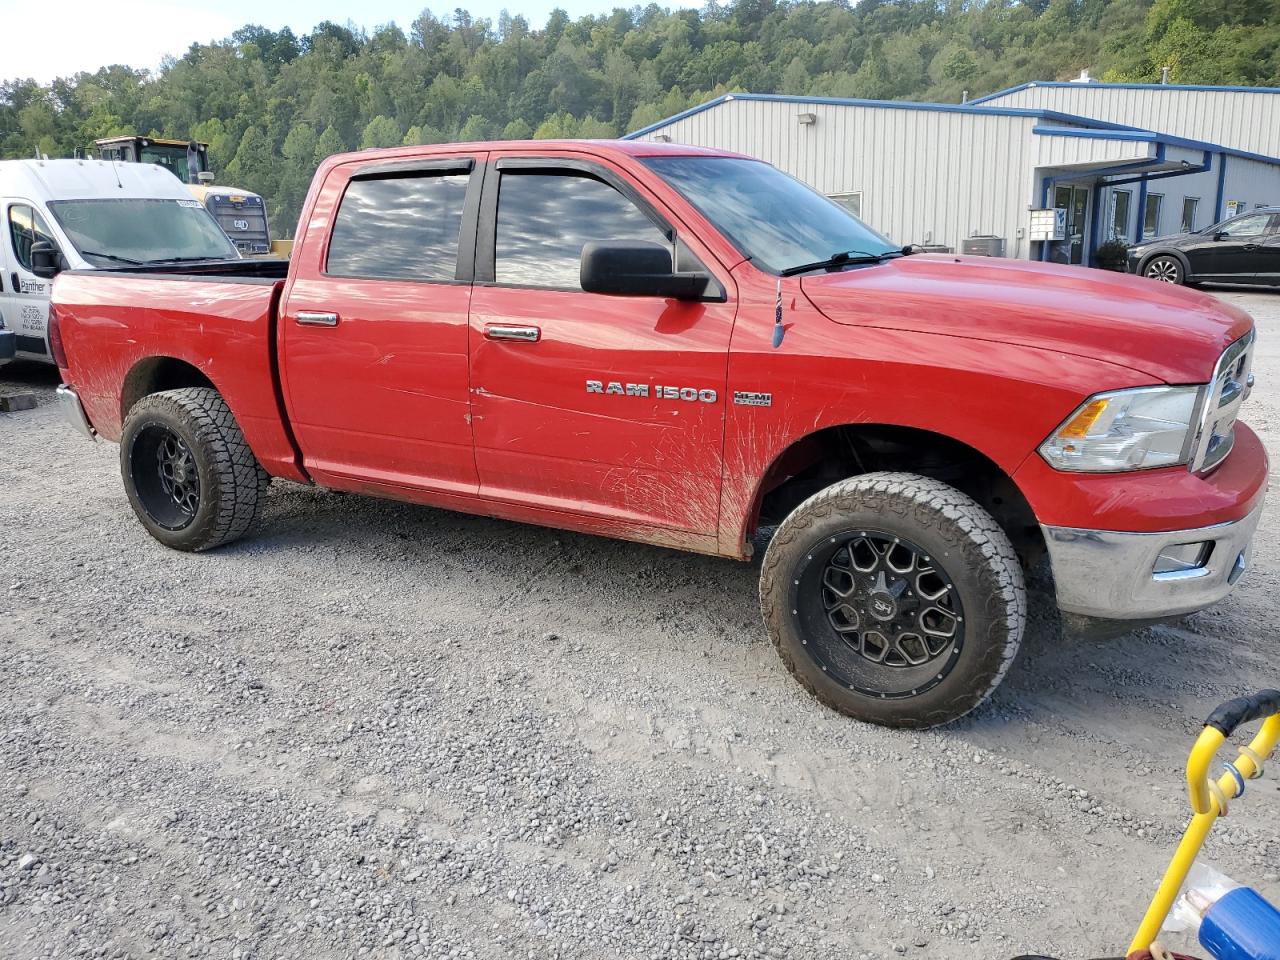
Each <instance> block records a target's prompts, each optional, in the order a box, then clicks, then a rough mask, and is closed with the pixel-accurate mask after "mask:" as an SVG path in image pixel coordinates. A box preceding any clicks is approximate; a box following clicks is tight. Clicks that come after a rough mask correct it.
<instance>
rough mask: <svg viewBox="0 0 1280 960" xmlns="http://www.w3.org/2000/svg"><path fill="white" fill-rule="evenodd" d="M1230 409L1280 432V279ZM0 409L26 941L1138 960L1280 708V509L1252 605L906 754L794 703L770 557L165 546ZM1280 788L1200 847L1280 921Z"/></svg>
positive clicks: (1096, 653)
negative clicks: (1141, 924) (1200, 799)
mask: <svg viewBox="0 0 1280 960" xmlns="http://www.w3.org/2000/svg"><path fill="white" fill-rule="evenodd" d="M1221 295H1222V296H1224V297H1226V298H1227V299H1230V300H1232V301H1234V302H1237V303H1240V304H1242V305H1243V306H1244V307H1245V308H1246V309H1248V310H1250V311H1251V312H1252V313H1253V314H1254V316H1255V317H1257V319H1258V321H1259V324H1260V326H1261V328H1262V332H1263V339H1262V345H1261V353H1260V356H1259V358H1258V361H1257V364H1256V368H1255V369H1256V372H1257V374H1258V389H1257V391H1256V392H1255V395H1254V399H1252V400H1251V401H1250V403H1249V404H1248V406H1247V407H1246V414H1245V418H1246V419H1247V420H1248V421H1249V422H1250V423H1251V424H1252V425H1253V426H1254V427H1255V428H1256V429H1258V430H1259V431H1260V432H1261V434H1262V436H1263V437H1264V439H1265V440H1266V442H1267V444H1268V446H1269V447H1270V448H1271V449H1273V450H1275V449H1277V443H1278V442H1280V432H1278V431H1280V422H1278V420H1277V418H1278V415H1280V389H1278V388H1277V387H1276V383H1277V381H1280V294H1266V293H1240V292H1222V293H1221ZM54 382H55V381H54V379H53V378H52V377H51V376H50V375H49V374H48V373H47V372H46V371H45V370H44V369H42V368H37V367H31V366H17V365H11V366H9V367H7V368H3V369H2V370H0V390H15V389H33V390H35V391H37V392H38V393H39V394H40V398H41V406H40V407H39V408H38V409H36V410H33V411H28V412H23V413H14V414H4V413H0V485H2V486H0V489H3V490H4V492H5V497H4V499H3V501H2V502H0V663H2V664H3V666H2V667H0V677H3V681H4V691H3V693H4V695H3V698H2V699H0V955H2V956H3V957H5V958H37V957H41V958H43V957H55V956H56V957H67V956H90V957H148V956H164V957H220V958H240V960H245V958H259V960H275V958H299V960H301V958H308V960H311V958H327V957H350V956H360V957H379V958H405V957H419V956H426V957H485V958H488V957H494V958H499V957H503V958H505V957H529V958H533V957H538V958H542V957H583V958H597V957H626V958H659V957H662V958H666V957H673V958H675V957H679V958H723V957H759V956H768V957H791V958H818V957H822V958H832V957H839V958H864V957H865V958H871V957H885V958H892V957H896V956H899V955H906V956H918V957H925V956H928V957H931V958H939V957H940V958H951V957H955V958H977V957H987V958H996V960H998V958H1001V957H1009V956H1012V955H1014V954H1016V953H1019V952H1022V951H1025V950H1035V951H1037V952H1039V951H1044V952H1051V953H1056V954H1059V955H1062V956H1067V957H1083V956H1094V955H1097V954H1102V953H1118V952H1119V951H1121V950H1122V949H1123V948H1124V946H1125V944H1126V943H1127V942H1128V938H1129V936H1130V935H1131V933H1132V928H1133V926H1134V925H1135V924H1136V922H1137V920H1138V918H1139V917H1140V915H1141V913H1142V910H1143V909H1144V907H1145V904H1146V901H1147V898H1148V897H1149V895H1150V893H1151V891H1152V889H1153V888H1154V883H1155V881H1156V879H1157V877H1158V875H1159V873H1160V871H1161V870H1162V869H1163V865H1164V863H1165V861H1166V860H1167V857H1168V855H1169V854H1170V853H1171V852H1172V846H1173V843H1174V841H1175V838H1176V836H1177V835H1178V833H1179V831H1180V829H1181V826H1182V823H1183V820H1184V816H1185V810H1186V806H1185V800H1184V797H1183V794H1182V792H1181V787H1180V782H1181V767H1182V763H1183V761H1184V758H1185V755H1186V752H1187V750H1188V749H1189V747H1190V745H1191V742H1192V739H1193V738H1194V735H1195V733H1196V731H1197V730H1198V728H1199V724H1200V721H1201V720H1202V719H1203V717H1204V716H1205V715H1206V714H1207V712H1208V710H1209V709H1210V708H1211V707H1212V706H1213V705H1214V704H1216V703H1217V702H1218V701H1219V700H1221V699H1224V698H1226V697H1229V696H1232V695H1236V694H1239V693H1241V692H1245V691H1247V690H1250V689H1252V688H1255V687H1259V686H1266V685H1271V686H1276V685H1280V675H1278V673H1277V666H1276V664H1277V662H1278V658H1280V640H1277V637H1276V633H1275V631H1274V629H1273V627H1272V623H1273V619H1274V611H1273V602H1272V601H1273V598H1274V596H1275V594H1276V592H1277V590H1278V589H1280V576H1278V574H1277V571H1280V510H1276V509H1273V510H1272V512H1271V514H1270V515H1269V516H1267V517H1265V518H1264V520H1263V525H1262V528H1261V530H1260V532H1259V538H1258V542H1257V550H1256V555H1255V566H1254V569H1253V571H1252V572H1251V574H1250V575H1249V576H1247V577H1246V579H1245V581H1244V583H1243V585H1242V587H1241V588H1240V590H1239V591H1237V593H1236V594H1235V595H1234V596H1233V597H1231V598H1230V599H1228V600H1227V601H1225V602H1224V603H1222V604H1220V605H1219V606H1218V607H1216V608H1214V609H1211V610H1209V611H1207V612H1205V613H1202V614H1199V615H1196V616H1193V617H1190V618H1188V619H1186V620H1185V621H1183V622H1182V623H1181V624H1179V625H1178V626H1170V627H1159V628H1153V629H1146V630H1141V631H1137V632H1135V633H1131V634H1129V635H1127V636H1125V637H1123V638H1121V639H1119V640H1113V641H1107V642H1105V643H1087V642H1064V641H1063V640H1062V639H1061V638H1060V637H1059V635H1058V633H1057V631H1056V629H1055V623H1054V619H1053V617H1052V616H1050V615H1049V613H1048V612H1047V610H1046V609H1045V608H1044V601H1043V599H1041V600H1040V601H1039V607H1040V609H1039V612H1038V614H1037V617H1036V619H1035V622H1034V625H1033V629H1032V630H1031V635H1030V637H1029V639H1028V642H1027V644H1026V645H1025V646H1024V649H1023V653H1022V656H1021V658H1020V660H1019V662H1018V663H1017V664H1015V666H1014V668H1013V671H1012V673H1011V674H1010V676H1009V678H1008V680H1007V681H1006V683H1005V685H1004V686H1003V688H1002V689H1001V690H1000V691H999V692H998V693H997V695H996V697H995V698H994V701H993V702H992V703H991V704H989V705H987V706H986V707H984V708H982V709H981V710H980V711H978V712H977V713H976V714H974V715H972V716H971V717H969V718H966V719H965V720H964V721H962V722H961V723H959V724H957V725H954V726H952V727H950V728H948V729H945V730H940V731H932V732H928V733H909V732H895V731H889V730H883V729H879V728H875V727H869V726H864V725H860V724H858V723H855V722H853V721H849V720H846V719H844V718H842V717H840V716H837V715H836V714H834V713H831V712H829V711H827V710H825V709H823V708H822V707H820V706H819V705H817V704H816V703H815V702H813V701H811V700H810V699H809V698H808V697H807V696H805V695H804V694H803V693H802V691H801V690H800V689H799V688H798V687H797V686H796V684H795V683H793V682H792V681H791V679H790V678H789V677H788V676H787V674H786V673H785V671H784V670H783V668H782V667H781V665H780V663H779V661H778V660H777V658H776V657H775V655H774V652H773V650H772V648H771V646H770V645H769V644H768V642H767V640H766V638H765V635H764V631H763V628H762V626H761V624H760V620H759V614H758V609H757V602H756V595H755V589H756V578H757V576H758V569H757V568H755V567H751V566H746V565H739V564H735V563H733V562H730V561H722V560H715V559H709V558H701V557H694V556H686V555H683V554H678V553H673V552H670V551H665V550H660V549H656V548H646V547H642V546H636V545H634V544H626V543H617V542H612V541H609V540H603V539H596V538H592V537H586V536H577V535H571V534H565V533H560V532H557V531H553V530H544V529H539V528H536V527H528V526H520V525H517V524H511V523H503V522H498V521H493V520H485V519H477V518H471V517H465V516H460V515H455V514H450V513H444V512H439V511H434V510H429V509H425V508H415V507H410V506H406V505H403V504H397V503H392V502H384V501H377V500H369V499H362V498H357V497H350V496H342V495H338V494H333V493H326V492H324V491H320V490H312V489H307V488H303V487H298V486H293V485H287V484H281V483H277V484H276V485H275V486H274V487H273V490H272V493H271V496H270V499H269V502H268V505H267V509H266V511H265V516H264V517H263V520H262V522H261V523H260V525H259V527H258V528H257V530H256V532H255V533H254V534H253V535H251V537H250V538H249V539H247V540H245V541H242V542H241V543H238V544H235V545H234V546H232V547H230V548H226V549H223V550H220V551H217V552H216V553H213V554H207V555H200V556H191V555H186V554H179V553H174V552H170V551H167V550H165V549H164V548H162V547H161V546H159V545H158V544H157V543H155V542H154V541H152V540H151V539H150V538H149V537H148V536H147V535H146V533H145V532H144V531H143V529H142V527H141V526H140V525H139V524H138V523H137V522H136V521H135V519H134V517H133V515H132V513H131V511H130V510H129V506H128V503H127V501H126V499H125V496H124V493H123V491H122V488H121V485H120V479H119V476H118V472H117V467H116V459H115V458H116V447H115V446H114V445H108V444H101V443H100V444H97V445H94V446H91V445H89V444H87V443H85V442H84V441H83V440H81V439H79V438H78V437H76V436H75V435H74V434H72V433H71V431H70V430H69V429H68V428H67V427H65V426H64V425H63V423H62V421H61V420H60V418H59V416H58V414H57V411H56V409H55V408H54V407H53V405H52V390H53V385H54ZM1276 783H1277V780H1276V779H1271V780H1269V781H1263V782H1262V783H1260V784H1258V785H1256V786H1251V788H1250V791H1249V796H1248V797H1247V799H1246V800H1245V801H1244V802H1242V803H1241V804H1240V805H1239V806H1238V807H1236V808H1234V809H1233V812H1232V815H1231V818H1230V819H1229V820H1227V821H1226V822H1225V823H1224V824H1223V825H1222V826H1221V827H1220V828H1219V829H1218V830H1217V832H1216V833H1215V834H1214V837H1213V840H1212V841H1211V845H1210V851H1209V858H1210V859H1211V860H1212V861H1213V862H1215V863H1216V864H1218V865H1220V866H1221V867H1222V868H1224V869H1225V870H1226V871H1227V872H1229V873H1231V874H1233V875H1235V876H1237V877H1238V878H1240V879H1244V880H1253V881H1255V882H1256V883H1257V885H1258V886H1259V887H1260V888H1261V889H1262V891H1263V892H1264V893H1265V894H1267V895H1269V896H1270V897H1272V898H1273V899H1280V877H1278V876H1277V864H1278V863H1280V817H1277V809H1278V808H1277V806H1276V804H1277V801H1280V791H1278V790H1277V787H1276Z"/></svg>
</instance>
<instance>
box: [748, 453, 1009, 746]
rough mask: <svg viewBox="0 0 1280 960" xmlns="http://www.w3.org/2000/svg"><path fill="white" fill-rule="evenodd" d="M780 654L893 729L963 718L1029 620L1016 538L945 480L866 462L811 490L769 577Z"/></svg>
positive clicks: (784, 530) (857, 713)
mask: <svg viewBox="0 0 1280 960" xmlns="http://www.w3.org/2000/svg"><path fill="white" fill-rule="evenodd" d="M760 600H761V609H762V611H763V614H764V621H765V625H766V626H767V628H768V631H769V634H770V636H771V638H772V639H773V643H774V645H775V647H776V648H777V650H778V654H779V656H781V657H782V662H783V663H784V664H785V665H786V667H787V669H788V670H790V671H791V673H792V675H793V676H795V678H796V679H797V680H798V681H799V682H800V684H801V685H802V686H803V687H804V688H805V689H807V690H808V691H809V692H810V693H812V694H813V695H814V696H815V697H816V698H817V699H818V700H820V701H821V702H822V703H824V704H826V705H827V706H829V707H831V708H832V709H834V710H838V711H840V712H841V713H844V714H847V715H848V716H851V717H854V718H856V719H859V720H865V721H868V722H870V723H878V724H882V725H884V726H891V727H916V728H923V727H932V726H937V725H939V724H944V723H949V722H950V721H952V720H955V719H957V718H959V717H962V716H964V715H965V714H966V713H968V712H969V711H970V710H972V709H974V708H975V707H977V706H978V705H979V704H981V703H982V702H983V701H984V700H986V698H987V697H988V696H990V694H991V692H992V691H993V690H994V689H995V688H996V687H997V686H998V685H999V683H1000V681H1001V680H1002V679H1003V678H1004V675H1005V673H1006V672H1007V671H1008V669H1009V666H1010V665H1011V664H1012V663H1013V659H1014V657H1015V656H1016V654H1017V652H1018V645H1019V643H1020V642H1021V639H1022V632H1023V629H1024V627H1025V624H1026V587H1025V585H1024V582H1023V577H1022V568H1021V566H1020V565H1019V563H1018V558H1017V555H1016V554H1015V553H1014V549H1013V545H1012V544H1011V543H1010V542H1009V538H1008V536H1006V534H1005V533H1004V531H1003V530H1002V529H1001V528H1000V526H999V525H998V524H997V523H996V522H995V520H994V519H992V517H991V515H990V514H989V513H987V512H986V511H985V510H983V509H982V508H981V507H980V506H979V505H978V504H977V503H976V502H974V501H973V500H972V499H970V498H969V497H968V496H966V495H965V494H963V493H961V492H960V491H958V490H956V489H955V488H954V487H951V486H948V485H947V484H945V483H942V482H941V481H938V480H933V479H931V478H928V477H922V476H917V475H915V474H910V473H869V474H865V475H863V476H859V477H854V478H851V479H849V480H843V481H841V482H839V483H836V484H833V485H832V486H830V487H828V488H826V489H825V490H822V491H821V492H819V493H817V494H815V495H814V496H812V497H810V498H809V499H808V500H806V501H805V502H804V503H802V504H801V505H800V506H799V507H797V508H796V509H795V510H794V511H793V512H792V513H791V514H790V515H789V516H788V517H787V518H786V519H785V520H784V521H783V522H782V525H781V526H780V527H779V528H778V531H777V534H776V535H775V536H774V538H773V540H772V541H771V542H770V544H769V548H768V550H767V552H766V553H765V558H764V565H763V569H762V571H761V575H760Z"/></svg>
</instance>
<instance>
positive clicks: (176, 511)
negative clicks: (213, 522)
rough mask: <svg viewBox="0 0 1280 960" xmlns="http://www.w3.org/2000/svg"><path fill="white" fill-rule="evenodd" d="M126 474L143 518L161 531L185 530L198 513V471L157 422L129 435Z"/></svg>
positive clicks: (176, 439)
mask: <svg viewBox="0 0 1280 960" xmlns="http://www.w3.org/2000/svg"><path fill="white" fill-rule="evenodd" d="M128 456H129V473H130V475H131V477H132V478H133V483H134V487H135V489H136V490H137V492H138V499H139V500H140V501H141V503H142V507H143V509H144V510H146V512H147V515H148V516H149V517H150V518H151V519H152V521H153V522H154V523H155V524H156V525H157V526H159V527H162V528H163V529H165V530H183V529H185V528H186V527H189V526H190V525H191V523H192V521H194V520H195V518H196V514H197V513H199V511H200V471H199V468H198V467H197V465H196V461H195V457H194V456H192V453H191V448H190V447H188V446H187V443H186V441H185V440H183V439H182V437H180V436H179V435H178V434H177V433H175V432H174V431H173V430H170V429H169V428H168V427H167V426H165V425H164V424H161V423H148V424H146V425H145V426H143V427H142V429H140V430H139V431H138V432H137V433H136V434H134V436H133V440H132V443H131V444H130V448H129V454H128Z"/></svg>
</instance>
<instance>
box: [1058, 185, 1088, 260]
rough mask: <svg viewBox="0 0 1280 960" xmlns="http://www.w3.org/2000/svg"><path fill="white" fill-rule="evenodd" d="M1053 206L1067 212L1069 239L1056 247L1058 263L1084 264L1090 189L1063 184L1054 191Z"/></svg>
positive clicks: (1061, 241)
mask: <svg viewBox="0 0 1280 960" xmlns="http://www.w3.org/2000/svg"><path fill="white" fill-rule="evenodd" d="M1053 205H1054V206H1055V207H1056V208H1058V209H1059V210H1066V211H1067V238H1066V239H1065V240H1060V241H1058V242H1057V243H1056V244H1055V245H1054V246H1055V249H1054V256H1053V260H1054V261H1056V262H1058V263H1084V254H1085V249H1084V246H1085V230H1086V228H1087V221H1088V219H1089V188H1088V187H1081V186H1076V185H1075V184H1062V185H1059V186H1058V187H1056V188H1055V189H1054V193H1053Z"/></svg>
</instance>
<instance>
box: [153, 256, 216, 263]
mask: <svg viewBox="0 0 1280 960" xmlns="http://www.w3.org/2000/svg"><path fill="white" fill-rule="evenodd" d="M230 259H231V258H230V257H161V258H160V259H158V260H148V261H147V263H196V262H198V261H210V260H230Z"/></svg>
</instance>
